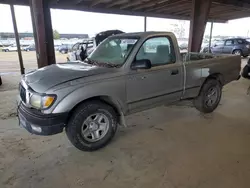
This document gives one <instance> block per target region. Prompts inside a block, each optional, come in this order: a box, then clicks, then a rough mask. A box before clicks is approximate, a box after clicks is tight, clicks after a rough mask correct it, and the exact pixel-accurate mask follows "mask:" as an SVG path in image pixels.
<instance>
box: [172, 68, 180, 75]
mask: <svg viewBox="0 0 250 188" xmlns="http://www.w3.org/2000/svg"><path fill="white" fill-rule="evenodd" d="M177 74H179V70H178V69H174V70H171V75H177Z"/></svg>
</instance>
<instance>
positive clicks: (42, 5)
mask: <svg viewBox="0 0 250 188" xmlns="http://www.w3.org/2000/svg"><path fill="white" fill-rule="evenodd" d="M0 3H4V4H11V5H28V6H30V10H31V17H32V24H33V31H34V37H35V43H36V52H37V61H38V67H44V66H47V65H50V64H53V63H55V53H54V44H53V31H52V24H51V14H50V8H57V9H71V10H80V11H88V12H99V13H112V14H123V15H134V16H144V17H159V18H172V19H183V20H190V33H189V50H190V51H192V52H198V51H199V50H200V47H201V44H202V40H203V35H204V31H205V27H206V23H207V22H208V21H213V22H227V21H228V20H231V19H237V18H242V17H248V16H250V2H249V1H247V0H0ZM13 15H14V14H13ZM13 20H14V19H13ZM103 23H104V22H103ZM145 25H146V19H145ZM14 28H15V26H14ZM16 31H17V29H16Z"/></svg>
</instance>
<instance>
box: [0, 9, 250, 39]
mask: <svg viewBox="0 0 250 188" xmlns="http://www.w3.org/2000/svg"><path fill="white" fill-rule="evenodd" d="M15 13H16V19H17V26H18V31H19V32H32V24H31V17H30V9H29V7H27V6H15ZM51 17H52V25H53V29H56V30H57V31H58V32H59V33H77V34H79V33H82V34H89V35H90V36H94V35H95V34H96V33H98V32H101V31H104V30H110V29H120V30H122V31H124V32H139V31H143V29H144V18H143V17H139V16H124V15H113V14H101V13H90V12H82V11H73V10H59V9H51ZM178 23H182V24H183V27H184V28H185V37H188V33H189V21H179V20H173V19H161V18H151V17H149V18H148V19H147V30H148V31H169V30H170V28H171V27H173V24H178ZM249 23H250V18H243V19H238V20H232V21H229V22H228V23H215V24H214V29H213V35H226V36H244V37H247V36H249V37H250V24H249ZM0 32H13V25H12V20H11V13H10V7H9V5H3V4H0ZM209 32H210V23H208V24H207V27H206V31H205V35H209Z"/></svg>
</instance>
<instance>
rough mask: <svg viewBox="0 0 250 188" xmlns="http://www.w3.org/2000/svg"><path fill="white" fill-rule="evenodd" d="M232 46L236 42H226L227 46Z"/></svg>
mask: <svg viewBox="0 0 250 188" xmlns="http://www.w3.org/2000/svg"><path fill="white" fill-rule="evenodd" d="M232 45H234V40H227V41H226V42H225V46H232Z"/></svg>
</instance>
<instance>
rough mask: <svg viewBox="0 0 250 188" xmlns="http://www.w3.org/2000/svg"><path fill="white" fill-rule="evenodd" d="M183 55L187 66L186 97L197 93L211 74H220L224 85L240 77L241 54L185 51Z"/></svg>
mask: <svg viewBox="0 0 250 188" xmlns="http://www.w3.org/2000/svg"><path fill="white" fill-rule="evenodd" d="M181 55H182V57H183V63H184V66H185V68H186V77H185V79H184V85H185V94H184V98H189V97H193V96H195V95H197V92H199V91H200V87H201V86H202V84H203V83H204V82H205V80H206V79H207V78H208V77H209V76H211V75H215V74H219V75H220V79H221V80H220V81H221V84H222V85H226V84H228V83H229V82H231V81H234V80H237V79H238V78H239V75H240V70H241V57H240V56H235V55H213V54H204V53H184V54H181Z"/></svg>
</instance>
